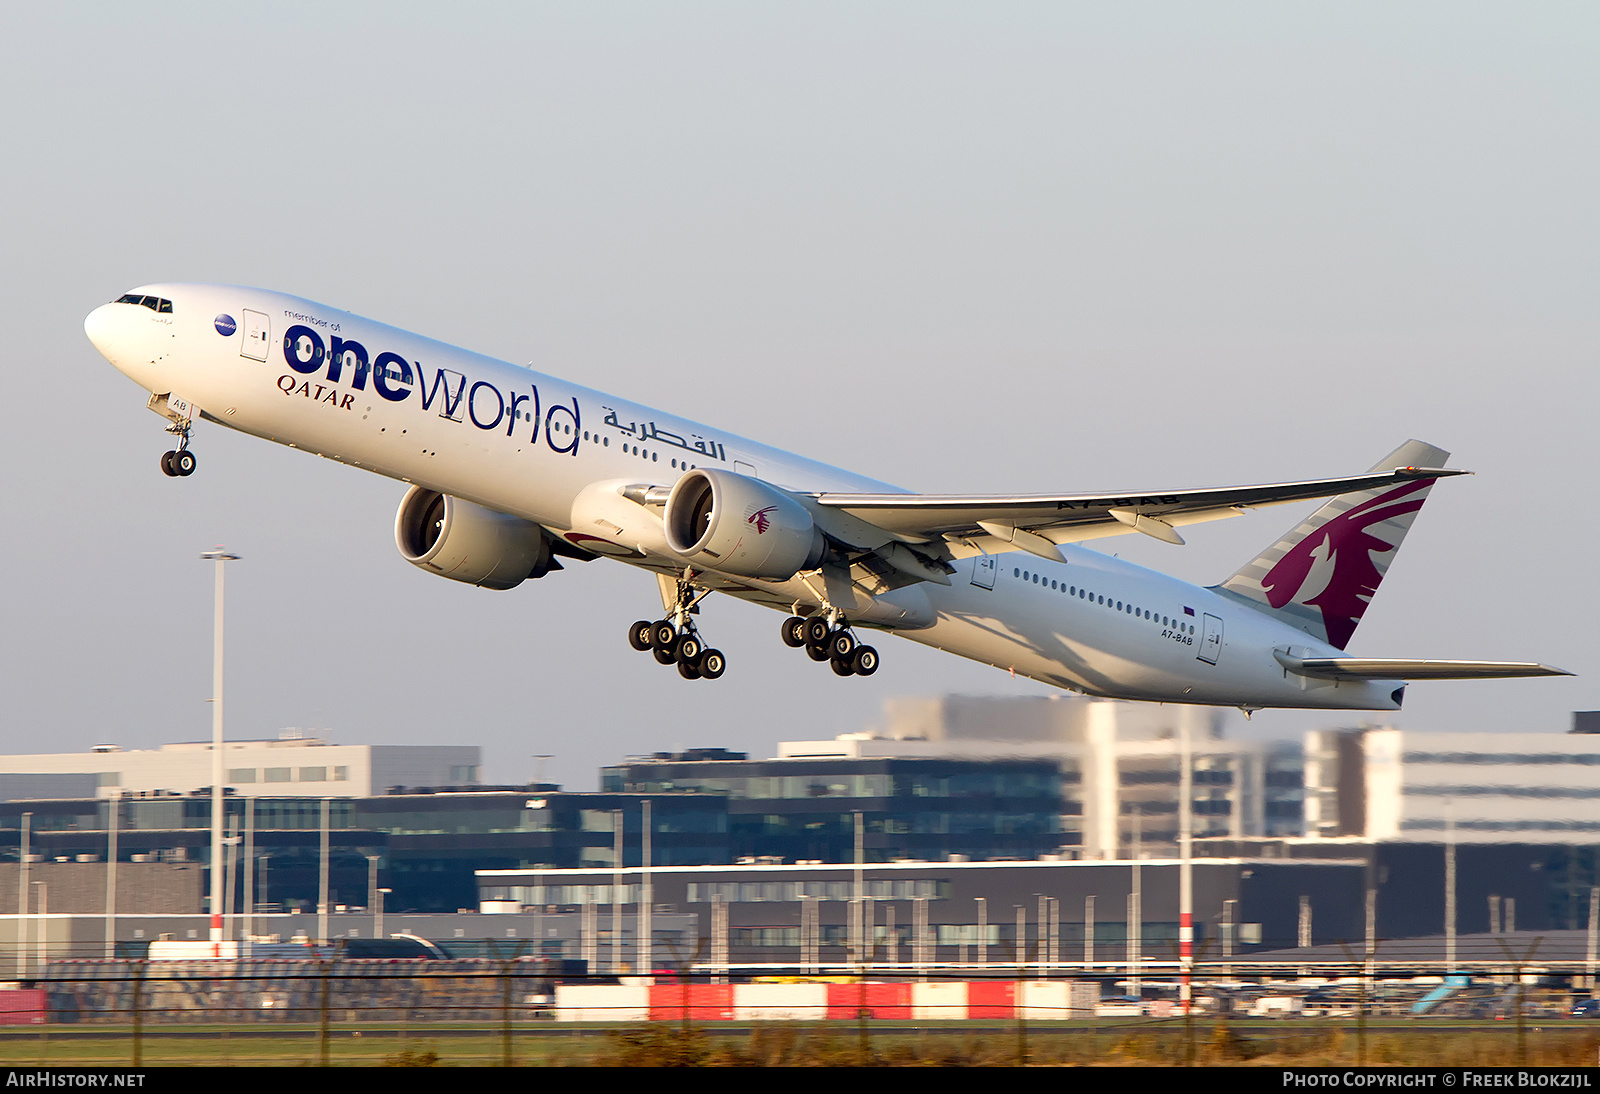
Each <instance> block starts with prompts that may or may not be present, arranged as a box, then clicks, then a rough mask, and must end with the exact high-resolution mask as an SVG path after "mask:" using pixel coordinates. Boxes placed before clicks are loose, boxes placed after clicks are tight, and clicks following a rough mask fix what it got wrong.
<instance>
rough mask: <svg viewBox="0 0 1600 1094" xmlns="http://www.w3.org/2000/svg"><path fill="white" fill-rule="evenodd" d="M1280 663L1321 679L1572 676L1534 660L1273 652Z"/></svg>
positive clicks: (1495, 678) (1301, 674) (1473, 678)
mask: <svg viewBox="0 0 1600 1094" xmlns="http://www.w3.org/2000/svg"><path fill="white" fill-rule="evenodd" d="M1272 656H1273V657H1276V658H1277V659H1278V664H1280V665H1282V666H1283V667H1284V668H1286V669H1288V670H1289V671H1290V672H1292V673H1295V674H1296V675H1298V676H1311V677H1316V678H1317V679H1321V680H1504V679H1508V678H1511V677H1518V676H1571V675H1572V673H1570V672H1567V671H1566V670H1565V669H1558V668H1553V667H1551V666H1550V665H1541V664H1538V663H1537V662H1534V661H1417V660H1413V659H1411V658H1409V657H1291V656H1290V655H1289V654H1287V653H1284V652H1283V651H1282V650H1273V651H1272Z"/></svg>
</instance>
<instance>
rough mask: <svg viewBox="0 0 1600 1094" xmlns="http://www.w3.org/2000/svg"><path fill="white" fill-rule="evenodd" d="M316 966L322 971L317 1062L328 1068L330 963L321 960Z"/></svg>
mask: <svg viewBox="0 0 1600 1094" xmlns="http://www.w3.org/2000/svg"><path fill="white" fill-rule="evenodd" d="M317 964H318V966H319V967H320V968H321V970H322V1002H321V1005H320V1006H319V1007H318V1010H319V1011H320V1012H321V1016H320V1017H321V1020H320V1027H319V1029H318V1031H317V1060H318V1063H319V1064H320V1066H322V1067H327V1066H328V993H329V992H330V991H331V990H332V984H331V981H332V979H333V978H332V977H331V976H330V975H329V970H330V969H331V967H332V962H331V961H328V960H327V959H323V960H321V961H319V962H317Z"/></svg>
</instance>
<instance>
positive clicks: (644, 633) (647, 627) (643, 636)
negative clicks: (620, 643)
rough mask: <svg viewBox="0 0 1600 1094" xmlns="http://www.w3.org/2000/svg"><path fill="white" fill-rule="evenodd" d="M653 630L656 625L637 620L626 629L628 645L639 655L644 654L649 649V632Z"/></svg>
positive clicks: (646, 620) (645, 620) (647, 621)
mask: <svg viewBox="0 0 1600 1094" xmlns="http://www.w3.org/2000/svg"><path fill="white" fill-rule="evenodd" d="M655 628H656V625H655V624H654V623H652V622H650V621H649V620H648V619H641V620H639V621H638V622H637V623H635V624H634V625H633V626H631V627H629V628H628V645H630V646H632V647H633V648H634V649H636V650H638V651H639V652H640V653H645V652H646V651H648V650H649V649H650V632H651V631H653V630H655Z"/></svg>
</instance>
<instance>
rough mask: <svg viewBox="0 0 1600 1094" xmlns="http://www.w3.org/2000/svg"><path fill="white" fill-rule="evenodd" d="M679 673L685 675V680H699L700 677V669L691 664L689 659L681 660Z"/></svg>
mask: <svg viewBox="0 0 1600 1094" xmlns="http://www.w3.org/2000/svg"><path fill="white" fill-rule="evenodd" d="M678 675H679V676H681V677H683V678H684V679H685V680H698V679H700V670H699V669H697V668H695V667H694V666H693V665H691V664H689V662H687V661H679V662H678Z"/></svg>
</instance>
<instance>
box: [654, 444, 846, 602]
mask: <svg viewBox="0 0 1600 1094" xmlns="http://www.w3.org/2000/svg"><path fill="white" fill-rule="evenodd" d="M661 521H662V524H663V525H664V526H665V528H666V533H667V546H669V547H671V548H672V550H673V552H674V553H676V554H678V555H680V556H681V557H682V558H683V559H684V560H685V561H686V562H688V563H689V564H690V565H691V566H699V567H701V568H703V569H707V570H721V571H723V572H724V573H730V574H739V575H741V576H743V577H761V578H769V579H773V580H779V581H785V580H788V579H789V578H791V577H793V576H794V575H795V574H797V573H799V572H800V571H802V570H812V569H815V568H816V567H817V566H818V565H819V564H820V563H821V562H822V556H823V554H824V553H825V552H826V550H827V541H826V540H824V539H823V536H822V531H821V530H820V529H819V528H817V526H816V524H815V523H814V522H813V521H812V519H811V514H810V512H809V511H807V509H806V507H805V506H804V505H801V504H800V502H798V501H797V500H795V498H794V497H793V496H792V495H790V494H788V493H786V492H784V491H782V490H779V489H777V488H776V487H772V486H768V485H767V484H766V483H764V482H761V481H759V480H758V479H752V478H750V477H748V476H746V475H737V474H734V473H732V472H730V471H710V470H706V469H705V468H700V469H697V470H694V471H690V472H689V473H688V474H687V475H684V476H683V477H682V478H680V479H679V480H678V482H677V484H676V485H675V486H673V488H672V493H671V494H670V495H669V496H668V498H667V506H666V509H665V511H664V512H663V513H662V517H661Z"/></svg>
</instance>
